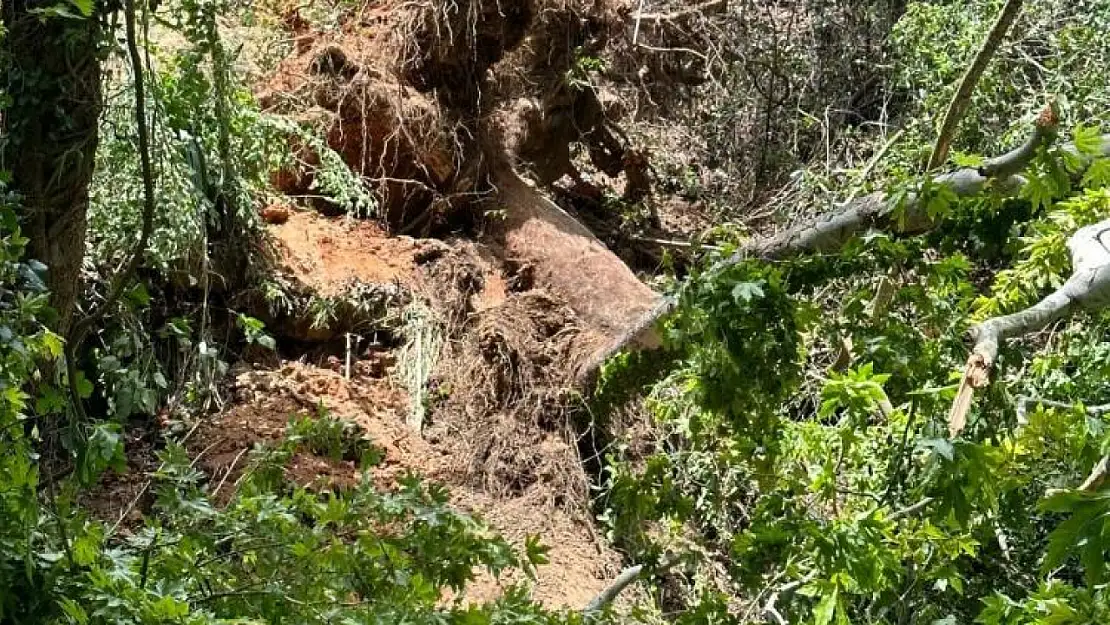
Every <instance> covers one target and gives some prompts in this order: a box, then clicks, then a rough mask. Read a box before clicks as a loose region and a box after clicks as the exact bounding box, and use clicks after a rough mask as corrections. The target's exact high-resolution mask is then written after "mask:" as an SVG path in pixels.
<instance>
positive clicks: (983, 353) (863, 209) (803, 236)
mask: <svg viewBox="0 0 1110 625" xmlns="http://www.w3.org/2000/svg"><path fill="white" fill-rule="evenodd" d="M1058 126H1059V120H1058V117H1057V114H1056V110H1055V106H1054V105H1049V106H1046V107H1045V109H1044V110H1043V111H1042V113H1041V114H1040V115H1039V116H1038V118H1037V120H1036V123H1035V124H1034V127H1033V131H1032V133H1031V135H1030V136H1029V138H1028V139H1027V140H1026V141H1025V142H1024V143H1023V144H1022V145H1021V146H1019V147H1017V148H1015V149H1013V150H1011V151H1009V152H1007V153H1005V154H1003V155H1001V156H998V157H995V158H992V159H989V160H987V161H986V162H984V163H983V164H982V165H981V166H979V167H976V168H963V169H960V170H957V171H954V172H950V173H946V174H941V175H938V176H935V177H933V178H931V179H930V183H931V185H933V186H941V187H944V188H946V189H948V190H950V191H951V192H952V193H953V194H955V195H956V196H957V197H972V196H976V195H979V194H981V193H983V192H985V191H987V190H988V189H990V190H993V191H995V192H997V193H999V194H1001V195H1003V196H1010V197H1012V196H1015V195H1017V194H1018V193H1020V191H1021V190H1022V188H1023V187H1024V186H1025V185H1026V184H1027V180H1026V178H1025V177H1024V176H1022V172H1023V171H1025V170H1026V169H1027V168H1028V167H1029V166H1030V164H1031V163H1032V161H1033V159H1034V157H1035V156H1036V155H1037V153H1038V151H1039V150H1041V149H1043V148H1046V147H1048V146H1050V145H1051V144H1052V142H1053V140H1054V139H1055V137H1056V136H1057V133H1058ZM1060 150H1061V151H1062V152H1064V153H1067V154H1070V155H1071V156H1072V157H1073V158H1074V159H1075V161H1076V163H1077V164H1078V165H1079V169H1080V171H1083V170H1085V169H1086V168H1087V167H1088V166H1089V165H1090V163H1091V162H1092V161H1093V158H1092V157H1091V156H1090V155H1088V154H1084V153H1082V152H1081V151H1080V150H1079V149H1078V148H1076V147H1075V146H1074V145H1073V144H1067V145H1063V146H1061V147H1060ZM1098 153H1099V154H1101V155H1102V156H1110V135H1105V136H1103V137H1102V138H1101V144H1100V146H1099V149H1098ZM928 200H929V198H927V197H921V196H919V195H915V194H909V195H907V196H903V197H901V198H899V197H896V196H894V195H891V194H887V193H883V192H877V193H873V194H870V195H867V196H864V197H861V198H859V199H856V200H852V201H850V202H848V203H847V204H846V205H845V206H842V207H841V208H840V209H839V210H836V211H833V212H831V213H828V214H825V215H822V216H820V217H818V218H816V219H813V220H811V221H807V222H803V223H800V224H797V225H795V226H793V227H791V228H787V229H786V230H784V231H782V232H780V233H778V234H775V235H773V236H770V237H767V238H760V239H755V240H752V241H750V242H748V243H746V244H744V245H742V246H741V247H740V249H739V250H737V251H736V252H735V253H734V254H732V255H731V256H729V257H728V258H726V259H723V260H721V261H720V262H718V263H717V264H716V265H714V266H713V267H712V268H711V269H710V271H709V274H714V273H716V272H718V271H720V270H722V269H726V268H728V267H729V266H733V265H736V264H738V263H740V262H742V261H745V260H748V259H761V260H767V261H774V260H784V259H788V258H791V257H796V256H800V255H803V254H809V253H823V252H834V251H836V250H839V249H841V248H842V247H844V245H845V244H846V243H848V242H849V241H852V240H853V239H856V238H857V237H859V236H861V235H862V234H864V233H866V232H868V231H871V230H879V231H883V232H888V233H891V234H894V235H899V236H913V235H918V234H922V233H925V232H928V231H930V230H933V229H935V228H937V227H938V226H939V225H940V224H941V222H942V218H941V217H940V216H937V215H935V214H933V213H931V212H930V211H929V207H928ZM1108 231H1110V221H1106V222H1101V223H1099V224H1095V225H1092V226H1088V227H1085V228H1083V229H1081V230H1079V231H1077V232H1076V233H1075V234H1074V235H1073V236H1072V238H1071V239H1070V241H1069V248H1070V250H1071V255H1072V264H1073V271H1074V273H1073V275H1072V277H1071V278H1070V279H1069V280H1068V281H1067V282H1066V283H1065V284H1064V285H1063V286H1061V287H1060V288H1059V289H1058V290H1057V291H1055V292H1054V293H1052V294H1051V295H1049V296H1048V297H1046V298H1045V299H1044V300H1042V301H1041V302H1040V303H1038V304H1036V305H1035V306H1033V307H1031V308H1029V309H1027V310H1024V311H1021V312H1018V313H1015V314H1012V315H1007V316H1004V317H998V318H994V319H989V320H987V321H984V322H983V323H981V324H979V325H977V326H975V327H974V328H973V329H972V331H971V333H970V335H971V339H972V341H973V343H974V347H973V350H972V354H971V357H970V359H969V361H968V365H967V371H966V373H965V376H964V380H963V383H962V384H961V388H960V391H959V392H958V394H957V398H956V400H955V402H954V404H953V407H952V411H951V414H950V432H951V434H952V435H953V436H955V435H958V434H959V432H960V431H962V429H963V427H964V424H965V422H966V414H967V411H968V409H969V408H970V402H971V396H972V393H973V391H974V389H977V388H982V387H983V386H985V385H986V384H987V382H988V380H989V373H990V370H991V366H992V364H993V362H994V360H995V358H996V357H997V353H998V349H999V346H1000V344H1001V343H1002V342H1003V341H1005V340H1006V339H1008V338H1013V337H1016V336H1021V335H1023V334H1027V333H1029V332H1033V331H1035V330H1038V329H1040V328H1043V327H1044V326H1045V325H1047V324H1049V323H1051V322H1052V321H1054V320H1056V319H1059V318H1061V317H1063V316H1065V315H1067V314H1069V313H1070V312H1072V311H1073V310H1074V309H1076V308H1079V307H1087V308H1100V307H1102V306H1104V305H1106V303H1107V302H1108V301H1110V250H1108V248H1107V245H1108V244H1110V239H1107V238H1105V237H1106V236H1110V235H1108V234H1107V232H1108ZM674 305H675V301H674V300H673V299H666V300H664V301H663V302H662V303H660V304H659V305H657V306H656V307H655V308H654V309H653V310H652V311H651V312H649V313H647V314H646V315H644V316H642V317H640V318H638V319H637V320H635V321H634V322H632V323H630V324H629V325H628V326H627V328H628V329H627V330H626V331H625V332H624V333H622V334H621V335H620V336H619V337H618V338H617V339H616V340H615V341H613V342H612V343H610V344H608V345H606V346H605V347H603V348H602V349H600V350H599V351H598V352H597V353H595V355H594V357H593V358H591V359H590V361H589V362H588V363H587V366H586V367H585V368H584V369H583V370H582V372H581V374H580V376H579V380H580V382H581V383H583V384H589V383H590V382H592V380H593V379H594V378H595V376H596V373H597V371H598V369H599V368H600V366H601V365H602V364H603V363H604V362H605V361H606V360H608V359H609V358H610V357H612V356H613V355H615V354H617V353H620V352H622V351H625V350H628V349H635V348H638V347H639V346H644V345H657V344H659V343H660V341H659V337H658V326H659V322H660V321H661V320H663V319H664V318H665V317H666V316H667V315H668V314H669V313H670V312H671V311H672V310H673V308H674Z"/></svg>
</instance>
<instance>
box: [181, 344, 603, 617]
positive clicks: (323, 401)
mask: <svg viewBox="0 0 1110 625" xmlns="http://www.w3.org/2000/svg"><path fill="white" fill-rule="evenodd" d="M323 364H324V366H317V365H313V364H307V363H300V362H284V363H282V365H281V366H280V367H278V368H276V369H273V370H244V371H241V372H240V373H239V374H238V375H237V376H236V379H235V382H234V385H233V388H234V393H235V400H234V405H233V406H232V407H231V408H230V409H229V410H227V411H226V412H224V413H223V414H221V415H220V416H219V417H218V418H216V419H215V420H213V421H210V422H207V423H204V424H203V425H202V426H201V427H200V428H199V429H198V430H197V433H196V435H195V436H194V437H193V438H192V439H191V440H190V443H189V448H190V450H191V451H192V452H193V454H194V455H195V456H196V457H197V458H198V463H199V465H200V466H201V467H202V468H204V469H205V471H206V472H207V473H208V475H209V477H210V480H211V483H212V484H214V485H216V486H218V485H219V484H221V483H223V486H222V488H221V489H220V498H223V499H225V500H226V497H228V496H230V494H231V491H232V490H233V489H234V485H235V483H236V481H237V480H238V479H239V478H240V476H241V475H242V473H243V471H244V469H245V467H246V461H245V458H246V457H247V456H248V450H249V449H251V448H253V447H254V446H255V445H257V444H262V445H267V444H274V443H276V442H277V441H278V440H280V439H281V437H282V435H283V434H284V432H285V430H286V426H287V424H288V423H289V420H290V418H291V417H297V416H300V417H306V416H311V415H316V414H317V413H318V410H319V406H321V405H322V406H324V407H325V408H326V409H327V411H328V413H330V415H331V416H333V417H336V418H339V419H342V420H344V421H349V422H351V423H354V424H356V425H357V426H358V427H359V428H360V430H361V431H362V433H363V434H364V435H365V437H366V438H367V439H369V441H370V442H371V444H373V445H374V446H375V447H376V448H378V449H379V450H380V451H381V461H380V463H379V464H378V465H377V466H376V467H375V468H374V469H373V471H372V472H371V476H372V478H373V479H374V481H375V484H376V485H377V486H379V487H381V488H387V489H388V488H393V487H395V486H396V485H397V483H398V480H399V479H400V478H401V477H403V476H404V475H406V474H407V473H409V472H414V473H417V474H420V475H423V476H425V477H427V478H429V479H433V480H436V481H438V482H441V483H443V484H445V485H447V486H448V487H449V489H450V491H451V502H452V504H453V505H455V506H456V507H458V508H459V509H461V510H465V511H467V512H471V513H474V514H476V515H477V516H479V517H480V518H482V519H484V520H485V521H486V522H488V523H489V524H490V525H491V526H492V527H493V528H494V529H496V530H497V531H499V532H500V533H502V534H503V535H504V536H505V537H506V538H507V539H509V540H510V541H512V542H513V543H514V544H517V545H518V546H523V544H524V542H525V540H526V539H527V537H528V536H529V535H532V534H540V535H541V536H542V537H543V540H544V543H545V544H547V545H549V546H550V547H551V551H550V553H549V558H550V563H549V564H547V565H544V566H541V567H540V568H539V571H538V575H537V580H536V582H535V586H534V596H535V597H536V598H537V599H539V600H541V601H543V602H544V603H546V604H547V605H549V606H552V607H573V608H577V607H582V606H583V605H585V604H586V603H587V602H589V600H590V599H591V598H593V597H594V596H595V595H596V594H597V593H598V592H600V591H601V590H602V589H603V588H604V587H605V586H606V585H607V584H608V582H609V580H611V579H612V577H614V576H615V575H616V573H617V572H619V565H620V559H619V557H618V556H617V555H616V554H615V553H613V552H612V551H610V550H609V549H607V548H606V547H605V546H604V545H603V543H602V542H601V541H600V540H599V539H598V538H597V537H596V536H595V535H594V534H593V532H592V531H591V528H590V526H589V524H588V523H583V522H582V521H581V520H579V519H576V518H575V517H574V516H573V515H571V514H568V513H565V512H563V511H561V510H559V509H558V508H556V507H553V506H552V505H551V504H550V502H549V501H547V500H546V497H547V495H546V493H547V492H548V491H544V490H542V489H536V490H533V491H529V492H526V493H523V494H522V496H519V497H512V498H504V497H499V496H495V495H493V494H491V493H489V492H487V491H485V490H483V489H481V488H474V487H472V486H471V484H470V481H469V480H467V479H465V477H463V476H461V475H460V474H459V472H457V471H456V470H455V466H454V464H455V463H454V460H455V452H456V450H457V447H456V446H455V444H454V442H453V441H441V442H437V441H435V440H425V439H424V438H422V437H421V436H419V435H418V434H416V433H414V432H413V431H412V430H410V429H409V428H408V427H407V426H406V425H405V420H406V416H407V413H408V410H409V406H408V401H407V393H406V390H405V389H404V388H402V387H400V386H399V385H398V384H397V383H396V382H395V381H394V377H395V376H394V375H392V374H394V373H395V372H393V371H392V365H385V366H383V363H382V361H381V360H380V359H370V360H362V361H358V362H357V363H355V364H354V365H353V367H352V368H353V370H354V371H353V373H352V376H351V379H350V380H348V379H346V378H345V377H344V375H343V373H341V372H340V371H336V370H334V369H338V368H339V367H333V368H329V366H328V365H327V363H326V361H325V362H324V363H323ZM287 476H288V477H289V478H291V479H292V480H294V481H296V482H298V483H301V484H304V485H315V486H317V487H321V488H342V487H343V486H345V485H350V484H352V483H354V482H355V480H357V479H359V471H358V468H357V465H356V463H355V462H353V461H349V460H348V461H341V462H337V461H334V460H331V459H328V458H323V457H319V456H316V455H313V454H310V453H299V454H297V455H296V456H295V457H294V458H293V461H292V462H291V464H290V467H289V469H288V471H287ZM460 478H461V479H460ZM216 486H213V488H216ZM509 581H512V580H501V581H500V582H498V581H497V580H494V579H493V578H491V577H490V576H488V575H482V576H481V577H480V578H479V579H478V580H477V581H476V582H475V584H473V586H472V587H471V588H470V589H468V591H467V593H466V597H467V598H468V599H472V600H489V599H494V598H496V597H497V596H498V595H499V594H500V592H501V590H502V589H503V588H504V585H505V583H507V582H509ZM517 581H519V580H517Z"/></svg>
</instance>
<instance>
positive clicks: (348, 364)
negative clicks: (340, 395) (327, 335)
mask: <svg viewBox="0 0 1110 625" xmlns="http://www.w3.org/2000/svg"><path fill="white" fill-rule="evenodd" d="M346 336H347V359H346V363H345V367H344V369H343V377H344V378H346V379H348V380H350V379H351V333H350V332H347V333H346Z"/></svg>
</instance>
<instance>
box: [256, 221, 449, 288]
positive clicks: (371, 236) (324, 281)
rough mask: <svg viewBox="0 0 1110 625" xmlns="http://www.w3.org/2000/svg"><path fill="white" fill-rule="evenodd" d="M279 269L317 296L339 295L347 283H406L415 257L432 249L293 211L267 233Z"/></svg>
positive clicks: (361, 224) (368, 226) (364, 226)
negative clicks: (271, 241) (273, 246)
mask: <svg viewBox="0 0 1110 625" xmlns="http://www.w3.org/2000/svg"><path fill="white" fill-rule="evenodd" d="M268 231H269V233H270V235H271V236H272V237H273V239H274V242H275V243H276V245H277V246H278V248H279V254H280V256H281V262H282V267H283V269H285V270H286V271H287V272H288V273H289V274H290V275H291V276H292V277H293V278H295V279H296V280H298V281H299V282H301V283H303V284H305V285H307V286H309V287H311V288H312V289H314V290H315V291H317V292H318V293H320V294H322V295H338V294H342V293H344V292H345V291H346V290H347V289H348V288H349V286H350V281H351V280H352V279H357V280H361V281H362V282H366V283H390V282H406V281H409V280H410V279H411V277H412V274H413V271H414V266H415V265H416V262H417V261H416V258H417V256H418V255H419V254H421V253H422V251H423V250H425V249H426V248H429V247H432V248H434V246H435V245H436V244H435V243H431V244H427V245H425V244H424V243H422V242H420V241H417V240H415V239H409V238H393V237H389V236H388V235H387V234H386V233H385V232H384V231H383V230H382V229H381V228H379V227H378V226H376V225H374V224H373V223H371V222H368V221H355V220H344V219H342V218H327V217H321V216H320V215H316V214H314V213H311V212H305V211H294V212H292V213H290V214H289V216H288V219H287V220H286V221H285V222H284V223H279V224H275V225H273V226H271V227H270V228H269V229H268Z"/></svg>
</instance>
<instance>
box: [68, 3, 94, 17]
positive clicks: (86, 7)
mask: <svg viewBox="0 0 1110 625" xmlns="http://www.w3.org/2000/svg"><path fill="white" fill-rule="evenodd" d="M69 2H70V4H72V5H73V6H75V7H77V10H78V11H80V12H81V15H84V16H85V17H92V13H93V7H94V6H95V5H96V0H69Z"/></svg>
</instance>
